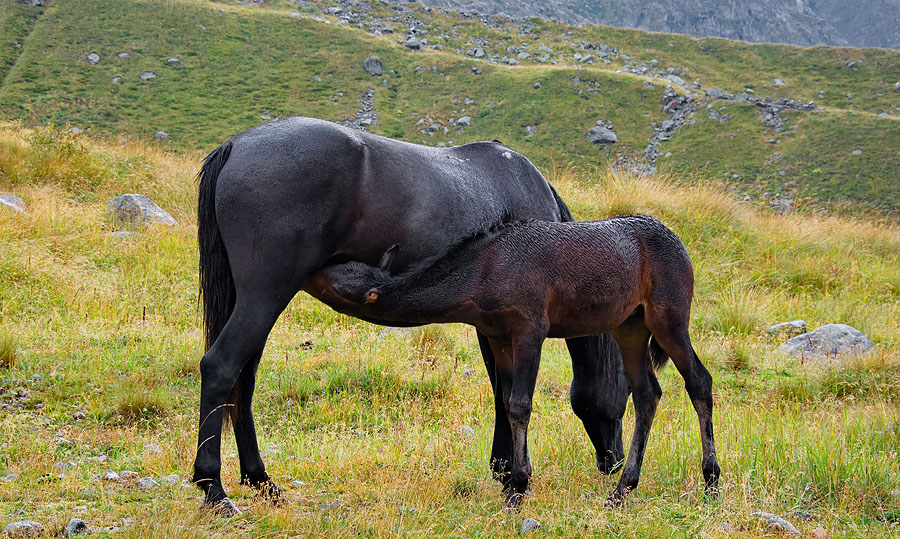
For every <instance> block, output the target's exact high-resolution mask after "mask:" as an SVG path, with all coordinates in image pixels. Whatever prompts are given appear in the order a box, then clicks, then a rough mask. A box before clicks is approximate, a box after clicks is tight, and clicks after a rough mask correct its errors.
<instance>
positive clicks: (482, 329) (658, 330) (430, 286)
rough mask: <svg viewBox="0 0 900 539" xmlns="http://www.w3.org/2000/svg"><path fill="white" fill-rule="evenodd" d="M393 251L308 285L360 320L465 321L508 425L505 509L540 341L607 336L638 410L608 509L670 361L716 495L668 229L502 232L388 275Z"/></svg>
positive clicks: (628, 475) (676, 245) (676, 247)
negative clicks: (487, 355)
mask: <svg viewBox="0 0 900 539" xmlns="http://www.w3.org/2000/svg"><path fill="white" fill-rule="evenodd" d="M397 252H398V249H397V247H396V246H394V247H392V248H391V249H390V250H388V251H387V252H386V253H385V255H384V257H383V258H382V260H381V262H380V264H379V266H378V267H375V266H370V265H367V264H364V263H361V262H347V263H343V264H338V265H333V266H330V267H326V268H324V269H323V270H321V271H319V272H317V273H315V274H313V275H312V276H311V277H310V278H309V279H308V281H307V284H306V289H307V290H308V291H309V292H310V293H312V294H314V295H315V296H317V297H319V298H321V299H323V300H324V301H326V302H329V303H339V304H344V305H348V306H349V305H352V306H354V307H355V308H356V309H358V310H359V312H360V313H362V314H363V315H365V313H366V311H367V310H372V311H373V312H375V311H376V310H377V312H378V313H379V317H380V318H381V319H382V320H388V321H392V322H395V323H407V324H410V323H415V324H423V323H436V322H462V323H466V324H470V325H473V326H475V328H476V329H477V330H478V332H479V333H480V334H482V335H484V336H486V338H487V339H488V343H489V346H490V348H491V350H492V352H493V354H494V357H495V358H496V364H497V375H498V380H497V383H496V385H497V387H498V391H500V392H501V394H502V401H503V405H504V407H505V412H506V415H507V418H508V420H509V424H510V425H511V427H512V441H513V455H512V463H511V467H510V473H509V476H508V477H506V478H505V479H504V485H505V487H506V491H507V501H506V504H507V506H508V507H515V506H517V505H518V503H519V501H520V499H521V497H522V496H523V495H524V494H525V492H526V489H527V488H528V484H529V481H530V478H531V470H532V468H531V462H530V459H529V455H528V449H527V448H528V445H527V429H528V422H529V420H530V417H531V409H532V406H531V403H532V396H533V393H534V387H535V381H536V379H537V373H538V364H539V362H540V355H541V345H542V343H543V341H544V339H546V338H548V337H564V338H572V337H580V336H583V335H592V334H596V333H600V332H607V331H609V332H612V334H613V336H614V337H615V340H616V342H617V343H618V345H619V349H620V350H621V352H622V362H623V365H624V369H625V373H626V375H627V377H628V381H629V382H630V383H631V390H632V393H633V398H634V406H635V425H634V435H633V437H632V442H631V450H630V451H629V452H628V459H627V461H626V463H625V467H624V469H623V471H622V476H621V478H620V480H619V483H618V485H617V486H616V488H615V490H614V491H613V492H612V493H611V494H610V495H609V498H608V499H607V504H609V505H617V504H619V503H621V502H622V500H623V499H624V497H625V496H626V495H627V493H628V492H629V491H631V490H633V489H634V488H635V487H636V486H637V484H638V479H639V476H640V470H641V462H642V461H643V457H644V449H645V447H646V444H647V438H648V435H649V433H650V426H651V424H652V422H653V416H654V414H655V412H656V407H657V404H658V402H659V399H660V397H661V395H662V390H661V389H660V386H659V383H658V382H657V379H656V374H655V373H656V370H657V369H658V368H659V367H660V366H661V365H662V363H664V362H665V361H666V358H667V357H668V358H671V359H672V362H673V363H674V364H675V366H676V368H677V369H678V372H679V373H680V374H681V376H682V377H683V378H684V382H685V388H686V389H687V392H688V395H689V396H690V398H691V402H692V403H693V405H694V409H695V410H696V412H697V417H698V418H699V421H700V438H701V445H702V470H703V477H704V479H705V483H706V491H707V492H708V493H709V494H711V495H715V494H716V492H717V489H718V478H719V464H718V461H717V458H716V450H715V444H714V441H713V425H712V407H713V399H712V377H711V376H710V374H709V372H708V371H707V370H706V368H705V367H704V366H703V364H702V363H701V362H700V360H699V358H698V357H697V354H696V353H695V352H694V349H693V347H692V345H691V340H690V337H689V335H688V323H689V319H690V307H691V299H692V296H693V285H694V274H693V267H692V265H691V261H690V258H689V257H688V253H687V251H686V250H685V248H684V245H683V244H682V243H681V241H680V240H679V239H678V238H677V237H676V236H675V234H674V233H673V232H672V231H671V230H669V229H668V228H666V227H665V226H663V225H662V224H661V223H660V222H659V221H657V220H655V219H652V218H649V217H642V216H631V217H617V218H613V219H607V220H604V221H591V222H578V223H572V222H569V223H549V222H538V221H527V222H519V223H513V224H501V225H498V226H496V227H494V228H493V229H489V230H487V231H485V232H483V233H481V234H477V235H474V236H472V237H470V238H468V239H467V240H465V241H463V242H462V243H460V244H458V245H457V246H455V247H453V248H451V249H449V250H448V251H446V252H445V253H443V254H441V255H437V256H435V257H433V258H431V259H429V260H426V261H424V262H422V263H420V264H418V265H416V266H413V267H411V268H410V269H407V270H406V271H402V272H399V273H392V272H391V262H392V260H393V258H394V257H395V256H396V255H397Z"/></svg>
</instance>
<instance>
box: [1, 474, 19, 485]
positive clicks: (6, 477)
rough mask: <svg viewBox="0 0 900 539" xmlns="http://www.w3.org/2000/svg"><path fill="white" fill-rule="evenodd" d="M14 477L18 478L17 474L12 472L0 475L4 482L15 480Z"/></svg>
mask: <svg viewBox="0 0 900 539" xmlns="http://www.w3.org/2000/svg"><path fill="white" fill-rule="evenodd" d="M16 478H18V476H17V475H16V474H14V473H11V474H7V475H4V476H3V477H0V481H3V482H4V483H12V482H13V481H15V480H16Z"/></svg>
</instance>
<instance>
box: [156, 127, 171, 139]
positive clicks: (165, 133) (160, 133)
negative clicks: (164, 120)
mask: <svg viewBox="0 0 900 539" xmlns="http://www.w3.org/2000/svg"><path fill="white" fill-rule="evenodd" d="M155 136H156V138H166V137H168V136H169V132H168V131H163V130H162V129H160V130H159V131H157V132H156V133H155Z"/></svg>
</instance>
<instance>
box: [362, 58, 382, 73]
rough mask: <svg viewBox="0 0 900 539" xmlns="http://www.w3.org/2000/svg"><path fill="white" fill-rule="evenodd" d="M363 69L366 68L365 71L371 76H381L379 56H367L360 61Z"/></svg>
mask: <svg viewBox="0 0 900 539" xmlns="http://www.w3.org/2000/svg"><path fill="white" fill-rule="evenodd" d="M362 66H363V69H365V70H366V73H368V74H369V75H372V76H373V77H380V76H381V69H382V66H381V58H379V57H377V56H369V57H368V58H366V59H365V60H363V63H362Z"/></svg>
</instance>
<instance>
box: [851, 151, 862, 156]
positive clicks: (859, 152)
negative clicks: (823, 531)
mask: <svg viewBox="0 0 900 539" xmlns="http://www.w3.org/2000/svg"><path fill="white" fill-rule="evenodd" d="M853 155H862V150H853Z"/></svg>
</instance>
